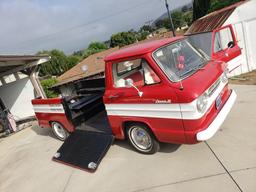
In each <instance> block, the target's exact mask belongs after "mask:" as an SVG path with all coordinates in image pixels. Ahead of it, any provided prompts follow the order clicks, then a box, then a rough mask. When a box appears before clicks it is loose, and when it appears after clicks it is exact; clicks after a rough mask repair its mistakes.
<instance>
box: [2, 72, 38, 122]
mask: <svg viewBox="0 0 256 192" xmlns="http://www.w3.org/2000/svg"><path fill="white" fill-rule="evenodd" d="M6 82H7V83H6V84H3V83H2V85H0V97H1V99H2V100H3V102H4V103H5V105H6V107H7V108H9V109H10V111H11V113H12V114H13V115H14V118H15V120H22V119H25V118H27V117H30V116H34V110H33V106H32V104H31V100H32V99H34V88H33V85H32V83H31V81H30V80H29V78H28V77H27V76H26V77H24V78H23V79H19V80H12V79H10V81H8V79H6Z"/></svg>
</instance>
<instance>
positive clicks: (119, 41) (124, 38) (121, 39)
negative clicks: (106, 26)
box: [110, 31, 136, 47]
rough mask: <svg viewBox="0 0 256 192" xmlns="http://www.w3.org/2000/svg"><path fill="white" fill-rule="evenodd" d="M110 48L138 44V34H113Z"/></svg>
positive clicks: (130, 32) (129, 32)
mask: <svg viewBox="0 0 256 192" xmlns="http://www.w3.org/2000/svg"><path fill="white" fill-rule="evenodd" d="M110 42H111V43H110V46H111V47H116V46H120V47H122V46H125V45H129V44H132V43H135V42H136V34H135V33H134V32H133V31H128V32H120V33H116V34H113V35H112V36H111V38H110Z"/></svg>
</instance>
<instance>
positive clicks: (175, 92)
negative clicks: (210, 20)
mask: <svg viewBox="0 0 256 192" xmlns="http://www.w3.org/2000/svg"><path fill="white" fill-rule="evenodd" d="M105 62H106V65H105V67H106V68H105V76H106V78H105V85H106V88H105V93H104V96H103V101H104V104H105V109H106V112H107V116H108V120H109V123H110V126H111V129H112V132H113V135H114V136H115V138H117V139H125V138H127V139H128V140H129V142H130V144H131V145H132V146H133V147H134V148H135V149H137V150H138V151H139V152H141V153H155V152H156V151H157V150H158V149H159V142H165V143H178V144H195V143H198V142H201V141H205V140H208V139H210V138H211V137H212V136H213V135H214V134H215V133H216V132H217V130H218V129H219V128H220V126H221V125H222V123H223V121H224V120H225V118H226V117H227V115H228V113H229V111H230V110H231V108H232V106H233V104H234V102H235V100H236V93H235V91H234V90H231V89H230V88H229V87H228V77H227V76H228V72H229V71H228V69H227V64H226V63H225V62H223V61H219V60H215V59H213V58H211V57H208V56H207V54H205V53H204V52H203V51H202V50H200V49H198V48H196V47H195V46H193V45H192V44H191V43H190V42H189V40H188V38H187V37H183V36H181V37H175V38H167V39H161V40H156V41H151V42H146V43H142V44H137V45H133V46H130V47H127V48H123V49H120V50H118V51H116V52H114V53H112V54H110V55H108V56H107V57H106V58H105Z"/></svg>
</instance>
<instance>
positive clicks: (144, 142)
mask: <svg viewBox="0 0 256 192" xmlns="http://www.w3.org/2000/svg"><path fill="white" fill-rule="evenodd" d="M130 136H131V139H132V141H133V143H134V144H135V145H136V146H137V147H139V148H140V149H142V150H148V149H150V147H151V145H152V141H151V137H150V135H149V134H148V133H147V132H146V131H145V130H144V129H142V128H140V127H134V128H131V132H130Z"/></svg>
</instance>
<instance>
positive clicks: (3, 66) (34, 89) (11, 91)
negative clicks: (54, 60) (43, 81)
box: [0, 55, 50, 135]
mask: <svg viewBox="0 0 256 192" xmlns="http://www.w3.org/2000/svg"><path fill="white" fill-rule="evenodd" d="M49 59H50V57H49V56H47V55H42V56H35V55H21V56H20V55H2V56H0V134H3V135H6V134H8V133H11V132H15V131H17V130H18V127H17V125H19V124H21V123H23V122H25V121H26V120H28V119H31V118H32V117H33V116H34V111H33V107H32V104H31V100H32V99H33V98H35V97H42V98H45V93H44V91H43V89H42V87H41V85H40V83H39V80H38V76H37V75H38V66H39V65H40V64H42V63H45V62H47V61H49Z"/></svg>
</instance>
